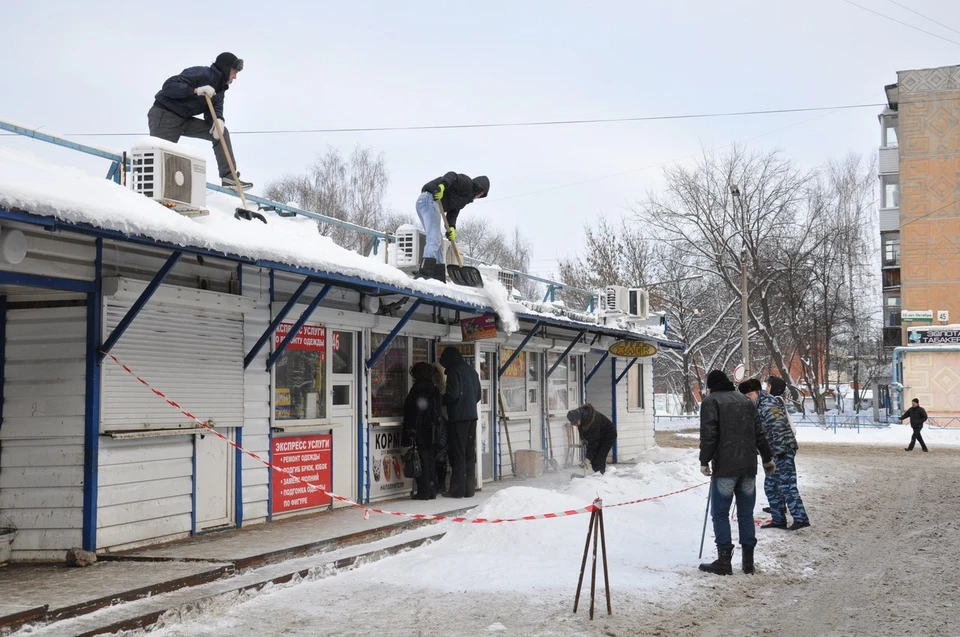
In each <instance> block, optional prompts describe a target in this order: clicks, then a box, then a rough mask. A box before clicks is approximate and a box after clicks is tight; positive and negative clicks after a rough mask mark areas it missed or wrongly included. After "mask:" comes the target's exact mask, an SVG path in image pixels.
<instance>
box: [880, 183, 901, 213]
mask: <svg viewBox="0 0 960 637" xmlns="http://www.w3.org/2000/svg"><path fill="white" fill-rule="evenodd" d="M880 207H881V208H899V207H900V175H881V176H880Z"/></svg>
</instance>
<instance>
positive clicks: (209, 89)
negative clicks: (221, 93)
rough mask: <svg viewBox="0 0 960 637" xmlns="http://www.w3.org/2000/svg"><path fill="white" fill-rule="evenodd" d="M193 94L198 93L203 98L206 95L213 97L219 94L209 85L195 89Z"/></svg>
mask: <svg viewBox="0 0 960 637" xmlns="http://www.w3.org/2000/svg"><path fill="white" fill-rule="evenodd" d="M193 92H194V93H196V94H197V95H200V96H201V97H202V96H204V95H206V96H207V97H213V96H214V95H216V94H217V92H216V91H215V90H213V87H212V86H209V85H207V86H201V87H200V88H195V89H193Z"/></svg>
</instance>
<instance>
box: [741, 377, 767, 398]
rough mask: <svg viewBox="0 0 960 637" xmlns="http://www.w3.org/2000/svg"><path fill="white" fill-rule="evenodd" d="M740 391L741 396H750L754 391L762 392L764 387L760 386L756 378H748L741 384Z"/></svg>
mask: <svg viewBox="0 0 960 637" xmlns="http://www.w3.org/2000/svg"><path fill="white" fill-rule="evenodd" d="M737 389H739V390H740V393H741V394H749V393H750V392H752V391H760V390H761V389H763V387H762V386H761V385H760V381H759V380H757V379H756V378H748V379H747V380H745V381H743V382H742V383H740V386H739V387H737Z"/></svg>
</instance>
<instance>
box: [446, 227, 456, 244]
mask: <svg viewBox="0 0 960 637" xmlns="http://www.w3.org/2000/svg"><path fill="white" fill-rule="evenodd" d="M447 239H449V240H450V241H456V240H457V229H456V228H454V227H452V226H451V227H450V229H449V230H447Z"/></svg>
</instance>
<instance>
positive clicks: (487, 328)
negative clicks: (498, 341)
mask: <svg viewBox="0 0 960 637" xmlns="http://www.w3.org/2000/svg"><path fill="white" fill-rule="evenodd" d="M460 335H461V336H462V337H463V342H464V343H470V342H472V341H480V340H483V339H487V338H496V337H497V317H496V315H495V314H492V313H489V312H488V313H486V314H484V315H482V316H475V317H473V318H467V319H461V320H460Z"/></svg>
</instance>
